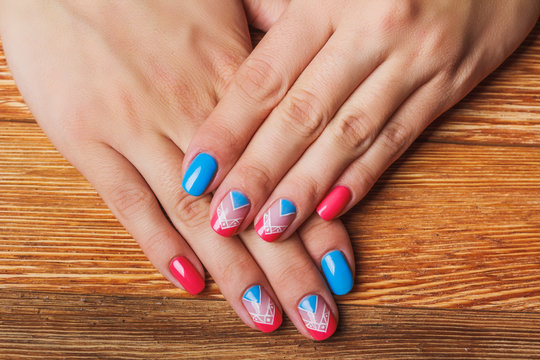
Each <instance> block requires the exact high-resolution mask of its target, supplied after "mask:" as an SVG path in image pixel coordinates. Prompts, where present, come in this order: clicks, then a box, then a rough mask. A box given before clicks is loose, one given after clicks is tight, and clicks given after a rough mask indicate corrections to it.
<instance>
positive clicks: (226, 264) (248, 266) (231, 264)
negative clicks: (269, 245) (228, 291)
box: [218, 254, 254, 285]
mask: <svg viewBox="0 0 540 360" xmlns="http://www.w3.org/2000/svg"><path fill="white" fill-rule="evenodd" d="M231 259H234V261H231ZM219 264H220V268H219V271H218V274H219V280H218V281H219V282H220V283H221V284H239V283H242V282H243V281H244V278H245V277H244V274H249V273H253V267H254V262H253V260H252V259H251V258H250V257H248V256H240V257H238V256H234V254H230V255H228V256H223V258H222V259H221V261H220V262H219ZM221 284H218V285H221Z"/></svg>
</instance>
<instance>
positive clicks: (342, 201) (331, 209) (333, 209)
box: [317, 186, 352, 221]
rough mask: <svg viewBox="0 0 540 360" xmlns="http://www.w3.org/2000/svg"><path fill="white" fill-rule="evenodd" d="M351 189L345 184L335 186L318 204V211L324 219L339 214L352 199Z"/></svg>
mask: <svg viewBox="0 0 540 360" xmlns="http://www.w3.org/2000/svg"><path fill="white" fill-rule="evenodd" d="M351 197H352V194H351V191H350V190H349V188H347V187H345V186H338V187H335V188H334V189H333V190H332V191H331V192H330V194H328V195H327V196H326V197H325V198H324V199H323V201H321V203H320V204H319V206H317V213H318V214H319V216H320V217H321V218H323V220H326V221H329V220H332V219H333V218H335V217H336V216H338V215H339V214H340V213H341V211H343V209H344V208H345V206H347V204H348V203H349V201H351Z"/></svg>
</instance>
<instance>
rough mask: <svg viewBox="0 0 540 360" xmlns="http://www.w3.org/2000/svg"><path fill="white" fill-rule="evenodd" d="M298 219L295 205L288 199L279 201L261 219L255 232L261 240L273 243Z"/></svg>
mask: <svg viewBox="0 0 540 360" xmlns="http://www.w3.org/2000/svg"><path fill="white" fill-rule="evenodd" d="M295 217H296V208H295V207H294V204H293V203H292V202H290V201H289V200H287V199H279V200H278V201H276V202H275V203H274V204H272V206H271V207H270V209H268V211H266V212H265V213H264V215H263V216H262V217H261V218H260V219H259V221H258V222H257V224H256V225H255V230H256V231H257V234H259V236H260V237H261V239H263V240H265V241H268V242H273V241H276V240H277V239H278V238H279V237H280V236H281V234H282V233H283V232H284V231H285V230H287V228H288V227H289V225H291V223H292V222H293V220H294V218H295Z"/></svg>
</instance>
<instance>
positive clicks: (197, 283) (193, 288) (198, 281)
mask: <svg viewBox="0 0 540 360" xmlns="http://www.w3.org/2000/svg"><path fill="white" fill-rule="evenodd" d="M169 270H170V271H171V274H173V276H174V277H175V278H176V280H178V281H179V282H180V284H181V285H182V286H183V287H184V289H185V290H186V291H187V292H188V293H190V294H191V295H195V294H198V293H200V292H201V291H202V290H203V289H204V279H203V278H202V277H201V274H199V272H198V271H197V269H195V267H194V266H193V264H192V263H191V262H190V261H189V260H188V259H187V258H186V257H185V256H178V257H175V258H174V259H172V260H171V263H170V264H169Z"/></svg>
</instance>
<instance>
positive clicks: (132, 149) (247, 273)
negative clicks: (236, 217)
mask: <svg viewBox="0 0 540 360" xmlns="http://www.w3.org/2000/svg"><path fill="white" fill-rule="evenodd" d="M123 151H125V152H126V153H128V154H129V155H128V156H129V157H130V158H131V159H133V160H132V161H133V162H134V163H135V164H136V166H137V168H138V169H139V170H140V172H141V174H143V176H144V178H145V179H146V181H147V182H148V184H149V185H150V187H151V188H152V189H153V191H154V193H155V194H156V196H157V198H158V199H159V200H160V202H161V204H162V206H163V209H164V210H165V212H166V213H167V214H168V216H169V218H170V220H171V222H172V223H173V224H174V226H175V227H176V229H178V230H179V231H180V233H181V234H182V235H183V236H184V238H185V239H186V241H187V242H188V243H189V245H190V246H191V248H192V249H193V251H195V253H197V254H198V255H199V259H200V260H201V262H202V263H203V264H204V265H205V267H206V269H207V270H208V272H209V273H210V274H211V275H212V278H213V279H214V281H215V282H216V284H217V285H218V286H219V289H220V291H221V292H222V293H223V295H224V296H225V298H226V299H227V300H228V301H229V303H230V304H231V306H232V308H233V309H234V310H235V311H236V312H237V313H238V315H239V316H240V318H241V319H242V320H243V321H244V322H245V323H246V324H248V325H249V326H251V327H252V328H258V329H260V330H261V331H263V332H270V331H274V330H275V329H277V328H278V327H279V326H280V325H281V321H282V315H281V308H280V305H279V303H278V301H277V297H276V295H275V294H274V291H273V289H272V287H271V286H270V284H269V283H268V281H267V279H266V277H265V275H264V273H263V272H262V270H261V269H260V268H259V266H258V265H257V263H256V262H255V260H254V259H253V257H252V256H251V255H250V254H249V252H248V251H247V250H246V248H245V247H244V246H243V244H242V242H241V241H240V240H239V239H238V238H233V239H230V240H228V241H223V238H222V237H220V236H219V235H217V234H216V233H215V232H213V231H212V230H211V229H210V228H209V227H208V207H209V204H210V197H209V196H205V197H198V198H195V197H192V196H189V195H188V194H186V193H185V192H184V191H182V189H181V187H180V186H179V184H178V178H179V177H180V171H181V169H180V164H181V161H182V157H183V154H182V152H181V151H180V150H179V149H178V148H177V147H176V145H175V144H174V143H173V142H172V141H171V140H169V139H167V138H164V137H162V136H160V135H155V136H152V137H151V136H146V137H145V140H144V142H143V143H138V144H136V146H132V145H128V146H127V147H126V149H123ZM254 297H257V299H259V300H260V301H261V302H260V303H258V305H260V306H259V308H257V307H256V306H255V307H254V306H253V304H252V303H251V302H249V300H246V301H244V299H245V298H247V299H253V298H254ZM263 308H264V310H265V311H266V313H265V314H267V316H266V317H264V316H263V317H261V316H262V314H261V313H256V310H257V309H259V310H261V311H262V310H263ZM261 319H262V320H261Z"/></svg>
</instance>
